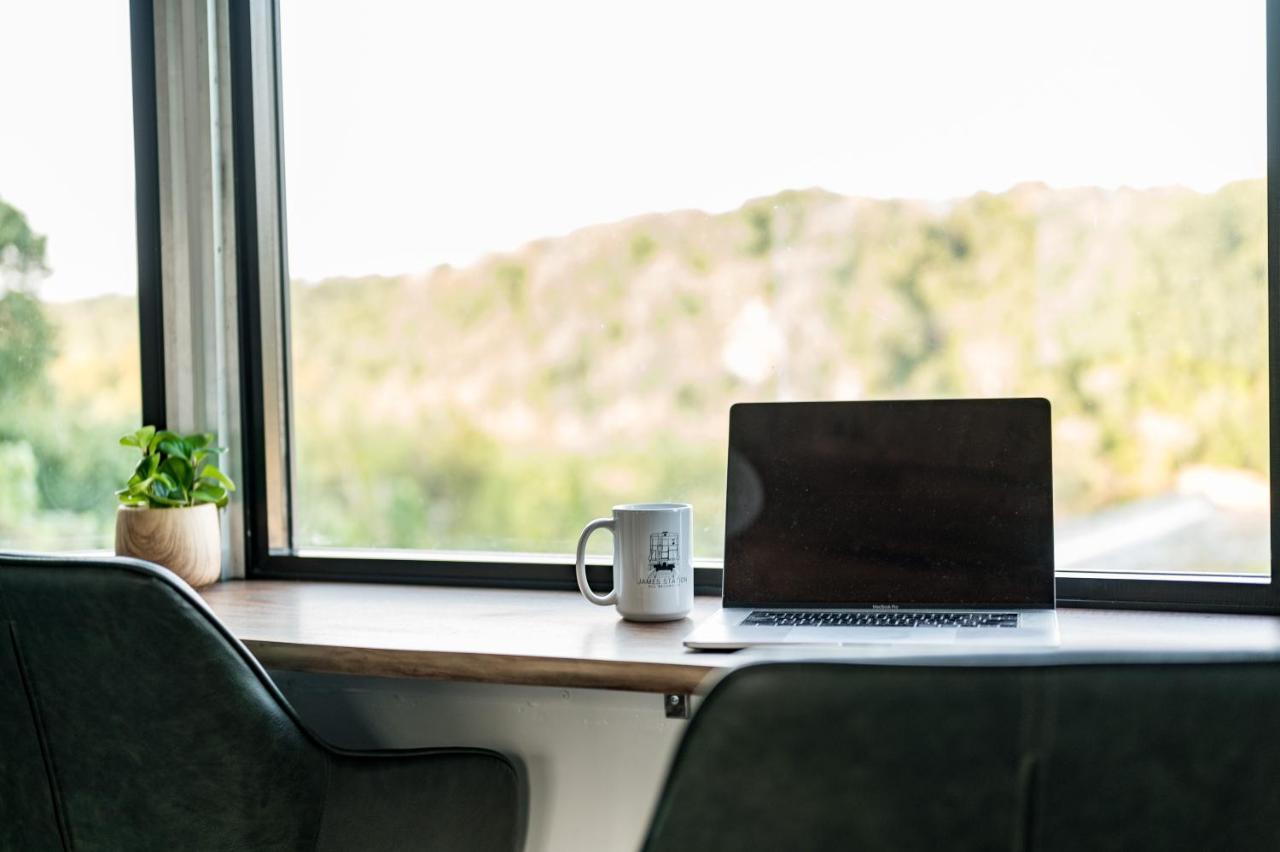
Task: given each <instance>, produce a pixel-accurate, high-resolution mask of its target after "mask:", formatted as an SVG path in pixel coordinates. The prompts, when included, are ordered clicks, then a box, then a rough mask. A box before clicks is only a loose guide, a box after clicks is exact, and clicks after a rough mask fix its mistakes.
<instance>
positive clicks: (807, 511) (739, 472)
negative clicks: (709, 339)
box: [685, 399, 1058, 650]
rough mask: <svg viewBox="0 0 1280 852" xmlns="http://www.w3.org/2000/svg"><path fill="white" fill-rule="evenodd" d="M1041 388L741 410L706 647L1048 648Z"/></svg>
mask: <svg viewBox="0 0 1280 852" xmlns="http://www.w3.org/2000/svg"><path fill="white" fill-rule="evenodd" d="M1054 603H1055V598H1054V573H1053V477H1052V454H1051V449H1050V427H1049V402H1048V401H1047V400H1044V399H968V400H916V401H892V402H799V403H795V402H785V403H740V404H738V405H734V406H733V408H732V409H731V410H730V414H729V472H728V494H727V505H726V512H725V550H724V606H723V608H722V609H720V610H719V611H718V612H716V613H715V614H714V615H713V616H711V617H710V618H709V619H708V620H707V621H706V622H704V623H702V624H700V625H698V627H697V628H696V629H695V630H694V631H693V632H692V633H691V634H690V635H689V637H688V638H687V639H685V645H687V646H689V647H690V648H698V649H707V650H710V649H730V648H745V647H751V646H759V645H786V644H822V645H853V644H866V643H876V644H879V643H904V644H925V645H956V644H974V645H999V646H1018V647H1022V646H1052V645H1056V644H1058V622H1057V616H1056V614H1055V612H1054Z"/></svg>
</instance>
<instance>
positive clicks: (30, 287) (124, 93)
mask: <svg viewBox="0 0 1280 852" xmlns="http://www.w3.org/2000/svg"><path fill="white" fill-rule="evenodd" d="M69 13H70V15H71V17H74V20H75V26H69V25H68V21H69ZM53 44H56V45H57V49H56V50H55V49H51V47H50V46H51V45H53ZM68 57H74V60H75V61H68ZM0 79H4V80H8V81H11V83H12V85H9V86H6V87H5V97H4V103H3V106H0V111H3V114H4V117H3V119H2V121H3V125H4V128H5V131H4V132H3V133H0V548H4V549H27V550H68V549H98V548H109V547H110V546H111V541H112V526H113V521H114V517H115V497H114V496H113V492H114V491H115V489H116V488H119V487H120V483H121V482H122V481H123V480H124V479H125V478H126V477H127V476H128V471H129V469H130V467H131V462H132V461H133V460H132V459H131V458H130V456H129V454H128V453H126V452H124V450H123V448H121V447H119V446H117V444H116V439H117V438H118V437H119V436H120V435H121V434H123V433H124V432H125V431H127V430H131V429H134V428H137V425H138V420H139V410H140V408H141V401H140V398H139V397H140V391H139V388H140V384H139V372H140V370H139V360H138V357H139V356H138V313H137V296H136V293H137V284H136V282H137V273H136V257H135V243H134V209H133V200H134V186H133V124H132V100H131V97H132V96H131V81H130V54H129V5H128V4H127V3H125V2H111V3H66V2H53V3H25V4H15V5H11V6H9V7H6V9H5V12H4V25H3V26H0ZM18 81H21V82H18Z"/></svg>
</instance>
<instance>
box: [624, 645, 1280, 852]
mask: <svg viewBox="0 0 1280 852" xmlns="http://www.w3.org/2000/svg"><path fill="white" fill-rule="evenodd" d="M644 849H645V850H646V852H670V850H690V849H696V850H699V852H720V850H725V852H728V850H733V851H734V852H741V850H775V849H796V850H806V852H825V850H841V852H845V850H850V852H879V851H880V850H894V852H910V851H911V850H922V852H923V850H930V852H932V850H938V849H959V850H1049V852H1059V850H1062V852H1066V850H1086V849H1087V850H1090V852H1096V850H1117V852H1118V850H1147V849H1150V850H1174V852H1178V850H1188V852H1190V850H1197V852H1199V850H1205V849H1230V850H1233V852H1250V850H1264V849H1265V850H1276V849H1280V662H1278V661H1277V660H1275V659H1257V660H1236V661H1233V662H1172V663H1160V664H1156V663H1145V664H1134V663H1120V662H1103V663H1094V664H1076V665H1036V666H1028V665H998V666H989V665H988V666H972V665H970V666H962V667H941V666H934V665H924V666H906V665H852V664H847V663H829V662H828V663H791V664H786V663H781V664H765V665H756V666H749V667H745V668H742V669H738V670H736V671H734V672H732V673H730V674H729V675H727V676H726V677H725V678H724V679H723V680H722V681H721V682H720V683H719V684H718V685H717V686H716V687H715V688H714V689H713V690H712V691H711V692H710V694H709V695H708V696H707V698H706V700H705V702H704V703H703V705H702V706H701V708H700V709H699V710H698V711H697V713H696V714H695V716H694V718H693V720H692V721H691V722H690V724H689V728H688V731H687V732H686V734H685V736H684V739H683V741H682V742H681V744H680V747H679V749H678V751H677V754H676V757H675V760H674V762H673V764H672V767H671V771H670V774H669V776H668V778H667V782H666V787H665V789H664V791H663V793H662V796H661V799H660V800H659V803H658V807H657V811H656V813H655V816H654V818H653V821H652V823H651V825H650V828H649V834H648V838H647V841H646V843H645V846H644Z"/></svg>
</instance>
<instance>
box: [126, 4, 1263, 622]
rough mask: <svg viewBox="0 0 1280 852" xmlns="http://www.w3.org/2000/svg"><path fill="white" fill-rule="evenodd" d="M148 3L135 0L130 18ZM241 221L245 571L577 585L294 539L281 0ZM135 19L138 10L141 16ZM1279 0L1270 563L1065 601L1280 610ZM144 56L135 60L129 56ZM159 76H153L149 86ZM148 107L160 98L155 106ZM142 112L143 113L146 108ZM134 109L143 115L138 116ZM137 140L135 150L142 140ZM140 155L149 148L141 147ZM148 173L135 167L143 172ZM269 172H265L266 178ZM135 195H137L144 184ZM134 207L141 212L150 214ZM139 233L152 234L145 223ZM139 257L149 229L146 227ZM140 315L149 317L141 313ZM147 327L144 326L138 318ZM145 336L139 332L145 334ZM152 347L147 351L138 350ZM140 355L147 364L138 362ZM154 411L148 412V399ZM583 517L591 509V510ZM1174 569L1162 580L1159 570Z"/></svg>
mask: <svg viewBox="0 0 1280 852" xmlns="http://www.w3.org/2000/svg"><path fill="white" fill-rule="evenodd" d="M140 7H147V8H149V7H150V0H134V9H135V17H136V15H137V10H138V9H139V8H140ZM228 12H229V17H230V42H231V43H230V57H231V69H230V75H231V108H232V123H233V129H232V136H233V157H234V159H233V162H234V175H235V183H234V190H235V192H234V194H235V222H236V234H237V240H238V246H239V251H238V252H237V256H236V258H235V263H236V267H237V278H238V281H239V288H240V289H239V298H240V301H239V308H240V310H239V321H240V325H239V331H240V334H239V338H240V346H241V349H240V359H239V362H240V365H241V371H242V375H241V387H242V388H243V389H244V397H243V399H242V406H241V413H242V418H241V429H242V432H243V447H244V459H243V462H244V463H243V471H244V472H243V488H242V492H243V499H244V501H245V525H244V527H245V553H246V573H247V576H248V577H249V578H250V579H294V580H303V579H306V580H339V581H352V582H389V583H417V584H437V585H460V586H468V585H470V586H503V587H511V588H529V589H565V590H568V589H576V588H577V584H576V579H575V576H574V565H573V562H572V558H571V555H569V554H566V555H564V556H563V557H546V558H543V557H541V556H538V557H527V556H526V557H521V556H519V555H513V556H512V558H510V559H504V558H502V556H501V554H498V553H493V554H480V555H477V556H475V557H473V556H472V555H471V554H466V555H460V554H449V553H438V554H435V553H432V552H428V551H397V550H336V549H335V550H326V549H313V548H297V547H295V546H294V545H293V543H292V542H293V526H292V522H291V519H290V508H291V499H292V498H291V482H292V459H291V457H290V454H289V442H288V438H289V435H290V434H291V432H292V419H291V413H290V405H291V400H290V394H289V363H288V360H289V359H288V353H289V346H288V340H289V319H288V317H289V310H288V298H289V288H288V286H287V281H288V278H287V275H286V263H287V250H286V247H287V228H286V223H285V211H284V179H285V175H284V158H283V146H282V144H281V122H280V115H281V110H282V109H283V105H282V103H281V92H280V86H279V79H280V48H279V7H278V0H228ZM135 25H136V21H135ZM1278 54H1280V0H1267V3H1266V75H1267V85H1266V91H1267V106H1266V109H1267V120H1266V126H1267V256H1268V264H1267V314H1268V335H1267V336H1268V387H1269V393H1270V399H1269V409H1268V410H1269V424H1268V425H1269V443H1270V451H1271V461H1270V467H1271V470H1270V473H1271V478H1270V487H1271V495H1272V501H1271V535H1270V538H1271V553H1272V556H1271V573H1270V576H1269V577H1268V578H1266V579H1265V580H1263V579H1260V578H1258V577H1248V576H1245V575H1239V576H1240V579H1238V580H1232V581H1224V580H1223V579H1222V576H1223V575H1221V574H1182V573H1179V574H1176V575H1135V574H1093V573H1089V574H1086V573H1079V572H1074V573H1073V572H1062V573H1059V574H1058V576H1057V592H1058V603H1059V605H1061V606H1068V607H1096V608H1128V609H1164V610H1182V611H1201V612H1237V613H1280V583H1277V582H1276V579H1277V576H1276V554H1277V552H1280V534H1278V533H1280V523H1278V517H1277V516H1278V512H1277V509H1278V505H1277V500H1276V485H1277V483H1278V482H1280V445H1278V442H1277V429H1276V422H1277V404H1278V401H1280V353H1278V351H1277V350H1278V347H1280V261H1278V260H1277V246H1278V245H1280V172H1277V165H1278V164H1280V104H1278V103H1277V101H1278V98H1280V55H1278ZM135 65H136V61H135ZM153 87H154V86H153ZM151 111H152V113H154V106H153V107H152V110H151ZM143 118H145V116H143ZM136 120H142V119H141V118H140V119H136ZM140 150H141V149H140ZM139 156H140V157H141V154H140V155H139ZM142 174H143V172H142V170H141V169H140V170H139V175H142ZM264 176H265V177H266V178H267V179H266V180H265V181H264V180H263V178H264ZM139 181H140V195H139V197H140V199H141V181H142V178H141V177H140V178H139ZM142 215H143V213H142V207H141V205H140V207H139V222H140V225H141V220H142ZM139 233H140V235H141V234H142V233H145V231H144V229H142V228H141V227H140V229H139ZM139 251H140V255H141V237H140V249H139ZM144 326H145V321H144ZM144 334H145V328H144ZM144 340H145V338H144ZM145 351H147V350H146V349H145V348H144V352H145ZM144 366H145V364H144ZM148 410H149V411H151V410H154V409H148ZM584 520H585V519H584ZM716 565H717V562H714V561H705V562H700V563H699V564H696V567H695V577H694V588H695V591H696V592H697V593H699V594H719V593H720V591H721V577H722V570H721V569H720V568H719V567H716ZM588 574H589V577H590V578H591V580H592V585H596V586H607V585H608V584H609V583H610V582H611V570H610V568H609V567H608V565H606V564H593V565H590V566H589V568H588ZM1157 576H1159V577H1170V578H1171V579H1154V577H1157Z"/></svg>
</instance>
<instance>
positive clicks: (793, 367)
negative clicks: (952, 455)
mask: <svg viewBox="0 0 1280 852" xmlns="http://www.w3.org/2000/svg"><path fill="white" fill-rule="evenodd" d="M1265 196H1266V191H1265V184H1264V183H1263V182H1262V181H1247V182H1241V183H1235V184H1231V185H1229V186H1226V187H1224V188H1222V189H1221V190H1220V191H1218V192H1216V193H1213V194H1208V195H1205V194H1200V193H1195V192H1191V191H1187V190H1180V189H1167V190H1165V189H1161V190H1145V191H1134V190H1119V191H1114V192H1112V191H1103V190H1098V189H1078V190H1051V189H1049V188H1047V187H1044V186H1041V185H1036V184H1027V185H1021V186H1018V187H1015V188H1013V189H1011V190H1010V191H1008V192H1005V193H1001V194H987V193H981V194H978V195H974V196H972V197H969V198H965V199H961V200H958V201H955V202H951V203H948V204H928V203H923V202H912V201H872V200H864V199H856V198H849V197H845V196H840V195H835V194H832V193H827V192H823V191H821V190H807V191H789V192H784V193H780V194H778V195H776V196H772V197H769V198H763V199H757V200H754V201H751V202H748V203H747V204H746V205H744V206H743V207H742V208H741V209H740V210H738V211H734V212H730V213H725V214H719V215H710V214H704V213H697V212H688V211H682V212H677V213H671V214H661V215H648V216H643V217H638V218H636V219H633V220H628V221H624V222H619V223H615V224H611V225H599V226H593V227H590V228H586V229H583V230H582V231H579V232H577V233H574V234H571V235H569V236H567V237H563V238H559V239H554V240H541V241H537V242H534V243H531V244H530V245H527V246H525V247H523V248H521V249H519V250H517V251H512V252H507V253H503V254H500V255H494V256H491V257H489V258H487V259H484V260H482V261H480V262H478V263H476V264H475V265H473V266H471V267H468V268H465V269H455V268H452V267H440V268H437V269H435V270H433V271H431V272H428V273H425V274H421V275H412V276H401V277H370V278H363V279H341V280H338V279H335V280H330V281H325V282H321V283H319V284H316V285H295V287H294V292H293V294H292V309H293V345H294V352H293V381H294V393H295V401H296V405H295V409H294V419H295V427H296V431H297V441H298V445H297V458H298V461H299V475H298V481H297V483H296V488H297V492H296V496H297V507H296V508H297V512H296V521H297V524H298V530H299V535H300V540H301V541H302V542H303V543H305V544H328V545H356V546H387V547H415V548H441V549H456V550H467V549H499V550H519V551H561V552H563V551H567V550H570V549H571V548H572V543H573V541H574V540H575V537H576V533H577V531H578V529H579V528H580V527H581V525H582V524H583V523H584V522H585V521H586V520H588V519H590V518H592V517H596V516H599V515H602V514H606V513H607V512H608V510H609V508H610V506H612V505H613V504H615V503H619V502H626V501H632V500H665V499H678V500H688V501H690V502H692V503H694V505H695V522H696V526H697V527H698V532H697V542H696V548H695V552H696V553H697V554H698V555H701V556H716V555H718V554H719V552H720V548H721V544H722V542H721V538H722V535H723V500H724V495H723V488H724V463H725V462H724V455H725V445H724V441H725V433H726V429H727V411H728V407H729V405H730V404H731V403H733V402H735V401H739V400H768V399H851V398H885V397H932V396H1004V395H1037V396H1045V397H1048V398H1049V399H1050V400H1052V402H1053V404H1054V418H1055V448H1054V449H1055V460H1056V474H1055V476H1056V482H1055V487H1056V492H1057V494H1056V496H1057V502H1058V511H1059V515H1060V516H1061V517H1064V518H1065V517H1070V516H1072V515H1080V514H1087V513H1090V512H1093V511H1096V510H1098V509H1101V508H1104V507H1107V506H1112V505H1116V504H1120V503H1123V502H1126V501H1129V500H1132V499H1135V498H1141V497H1144V496H1151V495H1157V494H1163V493H1167V492H1169V491H1170V490H1171V489H1173V488H1174V486H1175V480H1176V477H1177V474H1178V472H1179V471H1180V470H1183V469H1185V468H1186V467H1188V466H1191V465H1197V464H1204V465H1214V466H1218V467H1224V468H1232V469H1238V470H1245V471H1252V472H1254V473H1255V474H1257V475H1258V476H1265V475H1266V472H1267V439H1266V436H1267V422H1268V421H1267V358H1266V230H1265V225H1266V215H1265V211H1266V204H1265V202H1266V198H1265ZM601 546H607V541H602V542H601Z"/></svg>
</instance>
